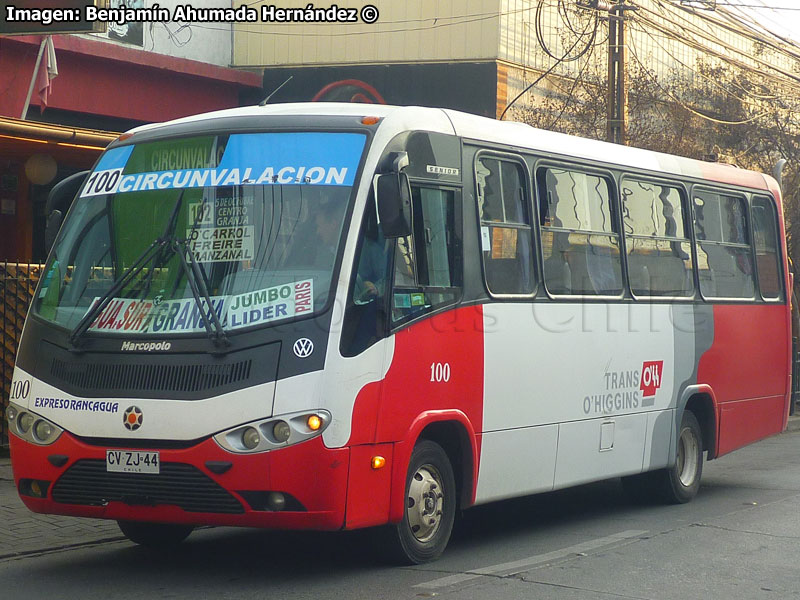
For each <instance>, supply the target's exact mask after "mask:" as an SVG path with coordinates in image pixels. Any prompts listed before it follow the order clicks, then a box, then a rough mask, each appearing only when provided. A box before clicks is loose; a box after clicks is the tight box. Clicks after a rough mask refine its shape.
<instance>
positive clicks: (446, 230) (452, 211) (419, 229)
mask: <svg viewBox="0 0 800 600" xmlns="http://www.w3.org/2000/svg"><path fill="white" fill-rule="evenodd" d="M411 196H412V207H413V214H414V219H413V223H414V227H413V232H412V234H411V235H410V236H407V237H405V238H399V239H398V240H397V242H396V245H395V257H394V275H393V289H392V299H391V300H392V302H391V307H392V322H393V323H394V324H395V325H399V324H402V323H404V322H406V321H409V320H411V319H413V318H414V317H416V316H418V315H420V314H424V313H426V312H431V311H433V310H436V309H438V308H440V307H442V306H447V305H448V304H453V303H454V302H456V300H457V299H458V298H459V296H460V287H461V259H460V256H459V246H458V243H457V240H459V239H460V232H458V231H456V222H457V220H456V206H455V193H454V192H453V191H451V190H442V189H438V188H427V187H416V186H415V187H413V188H412V193H411Z"/></svg>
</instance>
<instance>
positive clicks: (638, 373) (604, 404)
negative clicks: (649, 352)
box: [583, 360, 664, 415]
mask: <svg viewBox="0 0 800 600" xmlns="http://www.w3.org/2000/svg"><path fill="white" fill-rule="evenodd" d="M663 373H664V361H663V360H651V361H644V362H643V363H642V368H641V369H625V370H622V371H605V372H604V373H603V379H602V382H603V383H602V387H598V389H596V391H594V392H593V393H591V394H589V395H587V396H584V398H583V412H584V414H586V415H590V414H598V415H611V414H615V413H624V412H626V411H631V410H634V409H637V408H639V407H642V408H647V407H650V406H653V405H655V403H656V392H657V391H658V390H659V389H660V388H661V381H662V376H663Z"/></svg>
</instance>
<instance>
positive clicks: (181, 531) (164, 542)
mask: <svg viewBox="0 0 800 600" xmlns="http://www.w3.org/2000/svg"><path fill="white" fill-rule="evenodd" d="M117 525H119V528H120V531H122V533H123V535H124V536H125V537H126V538H128V539H129V540H130V541H132V542H134V543H135V544H139V545H140V546H146V547H147V548H152V549H159V548H168V547H172V546H177V545H178V544H180V543H181V542H182V541H183V540H185V539H186V538H187V537H189V534H190V533H192V530H193V529H194V527H192V526H191V525H175V524H172V523H143V522H140V521H117Z"/></svg>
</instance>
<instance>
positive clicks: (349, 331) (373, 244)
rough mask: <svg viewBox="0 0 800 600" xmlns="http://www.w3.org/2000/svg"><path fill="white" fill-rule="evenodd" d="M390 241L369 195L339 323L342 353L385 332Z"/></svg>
mask: <svg viewBox="0 0 800 600" xmlns="http://www.w3.org/2000/svg"><path fill="white" fill-rule="evenodd" d="M392 247H393V246H392V242H391V241H390V240H387V239H386V238H384V237H383V234H382V232H381V229H380V227H379V226H378V220H377V218H376V216H375V199H374V197H372V196H370V198H369V199H368V200H367V207H366V211H365V214H364V221H363V223H362V224H361V233H360V235H359V240H358V247H357V249H356V259H355V263H354V264H355V265H356V268H355V271H354V273H353V275H352V279H351V289H350V295H349V299H348V304H347V309H346V311H345V315H344V323H343V326H342V341H341V351H342V355H343V356H355V355H357V354H359V353H361V352H362V351H364V350H365V349H367V348H368V347H369V346H371V345H372V344H373V343H375V342H376V341H377V340H379V339H380V338H381V337H383V335H384V334H385V332H386V322H387V320H386V286H387V283H388V279H389V278H388V277H387V274H388V271H389V259H390V258H391V251H392Z"/></svg>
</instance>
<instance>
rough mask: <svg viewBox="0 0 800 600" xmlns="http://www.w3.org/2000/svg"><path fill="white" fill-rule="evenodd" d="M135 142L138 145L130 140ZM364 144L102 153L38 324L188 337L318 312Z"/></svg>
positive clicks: (354, 136) (317, 137)
mask: <svg viewBox="0 0 800 600" xmlns="http://www.w3.org/2000/svg"><path fill="white" fill-rule="evenodd" d="M134 138H135V136H134ZM365 145H366V136H365V135H363V134H359V133H323V132H295V133H245V134H230V135H224V136H222V135H208V136H202V137H192V138H180V139H173V140H158V141H153V142H145V143H141V144H133V145H128V146H118V147H115V148H113V149H111V150H109V151H107V152H106V153H105V154H104V155H103V156H102V157H101V159H100V161H99V162H98V164H97V166H96V167H95V169H94V171H93V172H92V173H91V174H90V175H89V177H88V178H87V180H86V183H85V184H84V186H83V189H82V190H81V193H80V194H79V196H78V197H77V198H76V200H75V202H74V205H73V206H72V208H71V209H70V212H69V214H68V217H67V220H66V221H65V223H64V226H63V227H62V230H61V232H60V234H59V238H58V241H57V242H56V245H55V247H54V249H53V252H52V254H51V256H50V260H49V262H48V264H47V266H46V268H45V272H44V276H43V281H42V284H41V286H40V289H39V292H38V294H37V297H36V299H35V302H34V305H33V311H34V314H36V315H38V316H39V317H41V318H43V319H45V320H47V321H49V322H52V323H54V324H56V325H59V326H61V327H64V328H67V329H71V330H75V329H76V328H79V327H78V326H79V324H80V323H81V321H82V320H85V319H86V318H87V315H91V316H89V317H88V319H86V320H88V321H90V324H88V323H87V325H88V327H86V330H87V331H89V332H98V333H111V334H118V335H141V334H147V335H171V336H174V335H176V334H177V335H180V334H190V333H198V332H204V331H207V330H208V323H209V322H210V321H211V317H212V316H213V315H212V312H211V308H209V301H210V304H211V306H213V311H214V312H215V313H216V317H217V320H218V323H219V324H220V325H221V327H222V329H223V330H225V331H232V330H237V329H242V328H245V327H254V326H259V325H266V324H271V323H273V322H279V321H282V320H285V319H291V318H294V317H301V316H306V315H311V314H314V313H315V312H319V311H320V310H321V309H323V308H324V307H325V305H326V304H327V303H328V299H329V297H330V294H331V288H332V283H333V281H334V272H333V268H334V263H335V260H336V256H337V253H338V247H339V243H340V239H341V237H342V229H343V223H344V219H345V215H346V214H347V208H348V205H349V202H350V198H351V191H352V189H353V185H354V181H355V175H356V171H357V169H358V165H359V162H360V160H361V156H362V154H363V151H364V148H365Z"/></svg>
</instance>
